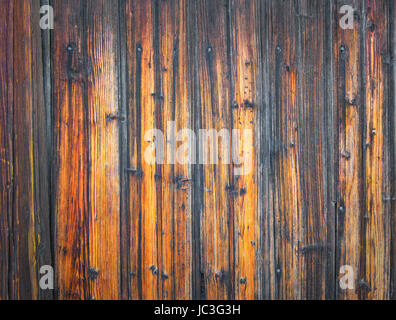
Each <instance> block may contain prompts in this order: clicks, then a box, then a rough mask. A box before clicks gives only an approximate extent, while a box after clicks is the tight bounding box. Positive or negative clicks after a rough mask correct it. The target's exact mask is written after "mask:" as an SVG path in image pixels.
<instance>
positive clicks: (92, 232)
mask: <svg viewBox="0 0 396 320" xmlns="http://www.w3.org/2000/svg"><path fill="white" fill-rule="evenodd" d="M118 10H119V8H118V2H114V1H108V0H92V1H87V26H86V27H87V30H86V32H87V38H86V40H87V44H86V45H87V48H86V50H87V52H86V58H87V61H86V62H87V85H88V86H87V91H86V92H85V94H86V95H87V97H86V99H87V101H86V102H85V103H87V105H86V107H87V109H86V112H87V113H88V123H87V125H88V132H89V141H88V143H89V145H88V152H89V155H88V168H87V169H88V173H89V177H88V178H89V180H88V182H89V184H88V186H87V187H88V192H89V193H88V197H89V236H88V239H89V266H88V267H89V269H88V279H89V289H90V298H93V299H107V300H108V299H118V298H119V291H120V269H119V264H120V172H119V125H118V122H120V121H124V118H125V116H124V115H122V114H120V113H119V108H118V99H119V96H118V95H119V92H118V77H119V51H118V49H119V40H118V39H119V29H118V28H119V25H118V24H119V18H118V12H119V11H118Z"/></svg>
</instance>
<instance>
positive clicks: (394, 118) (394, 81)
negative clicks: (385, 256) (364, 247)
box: [389, 0, 396, 300]
mask: <svg viewBox="0 0 396 320" xmlns="http://www.w3.org/2000/svg"><path fill="white" fill-rule="evenodd" d="M389 16H390V17H389V30H390V31H389V32H390V40H391V48H392V54H391V57H392V60H391V61H392V64H391V66H392V73H391V82H390V87H389V96H390V101H389V106H390V114H389V119H390V127H389V131H390V132H389V136H390V137H392V138H393V140H391V146H392V147H391V159H390V164H391V168H392V176H391V178H390V179H391V181H395V179H396V164H395V162H396V96H395V93H396V63H395V57H396V0H393V1H391V2H390V13H389ZM392 164H393V165H392ZM391 194H392V197H393V199H392V200H393V201H392V224H391V228H392V229H391V234H392V247H391V257H390V259H391V263H390V269H391V297H390V298H391V299H392V300H395V299H396V268H395V266H396V260H395V259H396V251H395V249H396V236H395V230H396V186H395V184H392V186H391Z"/></svg>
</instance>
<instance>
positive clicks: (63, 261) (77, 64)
mask: <svg viewBox="0 0 396 320" xmlns="http://www.w3.org/2000/svg"><path fill="white" fill-rule="evenodd" d="M53 5H54V18H55V21H56V24H55V28H54V30H53V46H52V57H53V74H52V78H53V111H54V159H55V164H54V173H55V181H56V182H55V186H56V190H55V191H56V194H55V196H54V199H55V201H54V207H55V208H54V210H55V217H56V247H55V249H56V252H55V254H56V278H57V287H58V290H59V292H58V298H59V299H84V298H88V289H87V288H88V287H87V284H88V282H87V279H86V277H87V276H88V268H89V266H88V247H87V241H88V218H89V216H88V214H89V211H88V210H89V208H88V201H89V200H88V189H87V184H88V174H89V172H88V114H87V102H86V98H85V97H86V91H87V89H86V88H87V74H86V72H87V61H86V59H87V58H86V55H85V53H84V50H85V48H86V43H85V41H86V39H84V30H85V28H86V23H85V22H84V19H85V17H86V14H87V13H86V8H85V7H84V5H83V2H82V1H80V0H73V1H54V4H53Z"/></svg>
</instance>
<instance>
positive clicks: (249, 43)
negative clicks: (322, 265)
mask: <svg viewBox="0 0 396 320" xmlns="http://www.w3.org/2000/svg"><path fill="white" fill-rule="evenodd" d="M257 11H258V3H257V1H245V0H233V1H231V18H230V23H231V32H232V51H231V55H232V76H233V102H232V103H233V112H232V117H233V125H232V128H233V129H235V130H239V135H240V136H239V139H238V141H237V142H238V145H233V146H232V147H233V148H234V149H236V150H232V152H233V154H234V152H235V154H237V155H238V158H239V159H241V160H242V161H241V163H238V164H236V163H234V166H236V167H237V169H236V170H238V171H239V172H235V170H234V177H233V181H234V182H233V193H232V199H233V208H234V219H235V222H234V235H235V243H234V245H235V279H234V281H235V283H234V287H235V298H236V299H243V300H246V299H249V300H252V299H257V298H258V297H259V296H260V295H261V282H260V276H261V275H260V274H259V273H258V270H259V264H260V263H262V262H261V261H260V258H259V257H260V256H261V254H262V253H261V252H260V230H261V228H260V227H261V226H260V221H261V220H260V213H259V211H258V207H257V205H258V203H257V194H258V188H257V186H258V184H257V181H258V177H257V154H258V144H257V139H256V138H255V137H256V133H257V113H258V109H259V108H260V104H261V100H260V95H259V92H260V90H261V88H260V87H259V86H261V82H260V79H258V78H259V77H260V73H259V72H260V69H259V68H260V64H259V52H260V50H261V47H260V39H259V36H260V33H259V22H258V17H257ZM245 130H250V131H246V132H247V135H245Z"/></svg>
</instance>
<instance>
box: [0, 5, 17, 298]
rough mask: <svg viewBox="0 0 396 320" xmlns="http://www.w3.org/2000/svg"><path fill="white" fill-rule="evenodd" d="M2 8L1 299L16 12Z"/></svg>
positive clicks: (1, 293)
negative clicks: (14, 17)
mask: <svg viewBox="0 0 396 320" xmlns="http://www.w3.org/2000/svg"><path fill="white" fill-rule="evenodd" d="M2 4H3V5H2V6H1V8H0V19H1V21H3V26H2V28H1V29H0V44H1V46H2V48H3V50H1V52H0V63H1V65H2V66H3V67H2V68H0V161H1V162H0V208H1V214H0V231H1V232H0V300H5V299H8V298H9V288H8V275H9V269H10V261H9V249H10V234H11V230H10V227H11V226H12V225H11V223H10V222H11V219H12V208H13V207H12V198H13V152H12V151H13V138H12V135H13V122H12V120H13V22H14V19H13V15H14V11H13V10H14V2H13V1H4V3H2Z"/></svg>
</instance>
